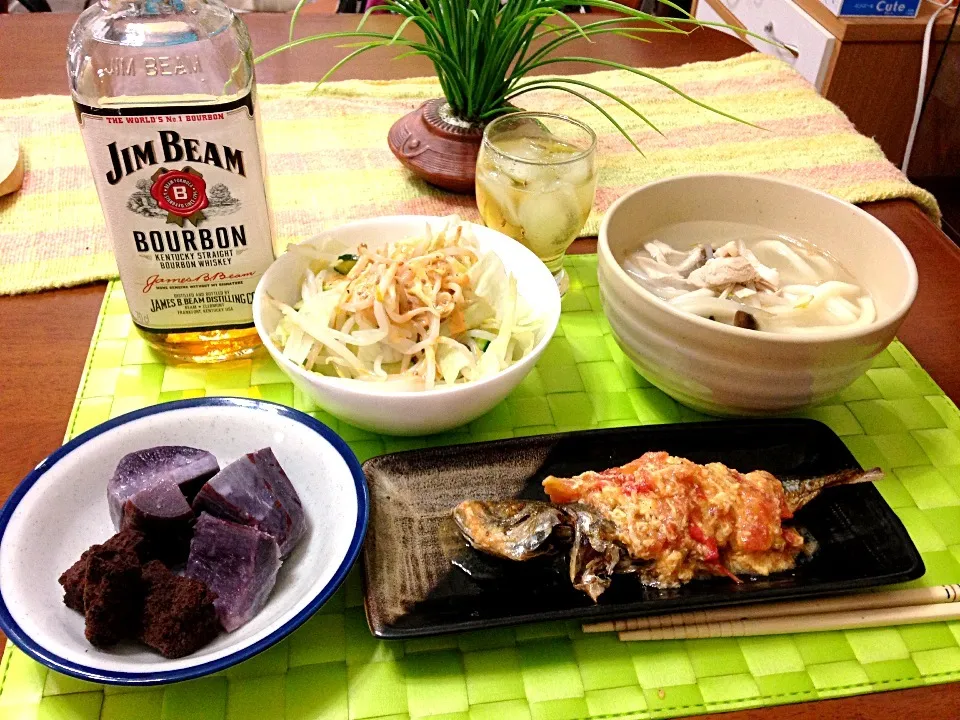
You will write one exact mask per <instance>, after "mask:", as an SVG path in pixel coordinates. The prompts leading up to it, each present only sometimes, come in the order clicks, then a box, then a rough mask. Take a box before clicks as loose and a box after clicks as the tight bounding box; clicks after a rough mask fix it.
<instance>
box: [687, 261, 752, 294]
mask: <svg viewBox="0 0 960 720" xmlns="http://www.w3.org/2000/svg"><path fill="white" fill-rule="evenodd" d="M761 279H762V278H761V277H760V275H759V274H758V273H757V269H756V268H755V267H754V266H753V263H751V262H750V260H748V259H747V258H745V257H742V256H736V257H725V258H714V259H713V260H708V261H707V262H706V263H704V264H703V266H702V267H699V268H697V269H696V270H694V271H693V272H692V273H690V275H689V276H688V277H687V280H688V281H689V282H691V283H693V284H694V285H696V286H697V287H701V288H711V289H714V290H719V289H721V288H725V287H729V286H730V285H746V284H747V283H749V282H755V281H757V280H761Z"/></svg>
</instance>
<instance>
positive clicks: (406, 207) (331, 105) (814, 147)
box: [0, 53, 940, 295]
mask: <svg viewBox="0 0 960 720" xmlns="http://www.w3.org/2000/svg"><path fill="white" fill-rule="evenodd" d="M653 72H655V73H656V74H657V75H659V76H660V77H662V78H663V79H665V80H667V81H668V82H670V83H673V84H675V85H677V86H679V87H680V88H682V89H683V90H684V91H685V92H687V93H689V94H690V95H692V96H694V97H697V98H700V99H702V100H703V101H705V102H707V103H708V104H711V105H713V106H714V107H717V108H721V109H723V110H725V111H727V112H729V113H732V114H734V115H736V116H738V117H741V118H744V119H746V120H749V121H751V122H753V123H755V124H757V125H759V126H761V127H762V128H763V129H762V130H758V129H755V128H751V127H749V126H746V125H742V124H739V123H735V122H733V121H730V120H727V119H725V118H722V117H720V116H718V115H716V114H713V113H710V112H707V111H706V110H701V109H700V108H697V107H696V106H694V105H691V104H690V103H688V102H686V101H684V100H682V99H680V98H678V97H677V96H675V95H674V94H672V93H671V92H669V91H668V90H666V89H665V88H663V87H661V86H660V85H658V84H656V83H653V82H650V81H645V80H641V79H639V78H637V77H636V76H634V75H631V74H629V73H626V72H623V71H610V72H599V73H591V74H590V81H591V82H594V83H596V84H598V85H600V86H602V87H605V88H607V89H609V90H612V91H614V92H616V93H617V94H619V95H620V96H621V97H623V98H624V99H626V100H627V101H629V102H631V103H633V104H634V105H635V106H637V107H638V108H641V109H642V110H643V112H644V113H646V114H647V115H648V116H649V117H650V118H651V119H652V120H653V121H654V123H655V124H657V125H658V126H659V127H660V128H661V129H662V130H663V132H664V135H665V136H664V137H661V136H660V135H657V134H656V133H654V132H653V131H652V130H650V129H649V128H647V127H646V126H644V125H642V124H641V123H640V121H639V120H638V119H637V118H635V117H634V116H632V115H631V114H629V113H627V112H626V111H623V110H614V109H611V111H612V112H613V114H614V115H615V116H616V117H617V119H618V120H619V121H620V122H621V123H622V124H623V125H624V126H625V127H626V128H627V129H628V130H629V131H630V133H631V134H632V136H633V137H634V138H636V139H637V141H638V142H639V144H640V145H641V147H642V148H643V150H644V153H645V156H640V155H638V154H637V153H636V151H635V150H633V149H632V148H631V147H630V145H629V144H628V143H627V142H626V140H625V139H624V138H623V137H622V136H620V135H619V134H618V133H617V132H616V130H615V129H614V128H613V127H612V126H611V125H610V124H609V123H608V122H607V121H606V120H605V119H604V118H603V117H602V116H601V115H600V114H599V113H597V112H596V111H594V110H593V109H592V108H589V107H587V106H585V105H584V104H583V103H582V102H580V101H578V100H577V99H576V98H573V97H571V96H567V95H565V94H562V93H557V92H552V91H544V92H542V93H540V94H532V95H527V96H524V98H523V104H524V106H525V107H528V108H537V109H547V110H552V111H555V112H561V113H564V114H568V115H573V116H576V117H578V118H580V119H582V120H583V121H585V122H587V123H588V124H589V125H590V126H591V127H593V128H594V129H595V130H597V132H598V134H599V136H600V141H599V149H600V157H601V174H600V181H599V187H598V189H597V202H596V205H595V208H594V213H593V214H592V215H591V217H590V219H589V220H588V222H587V225H586V227H585V228H584V230H583V234H584V235H592V234H595V233H596V231H597V227H598V224H599V219H600V217H601V215H602V214H603V212H604V211H605V210H606V209H607V207H609V205H610V204H611V203H612V202H613V201H614V200H616V199H617V198H618V197H620V195H622V194H623V193H624V192H626V191H627V190H629V189H631V188H633V187H635V186H637V185H639V184H642V183H645V182H649V181H651V180H655V179H658V178H662V177H667V176H671V175H680V174H684V173H691V172H717V171H729V172H751V173H760V174H764V175H773V176H778V177H783V178H787V179H790V180H793V181H795V182H798V183H802V184H805V185H811V186H813V187H816V188H819V189H822V190H825V191H827V192H830V193H832V194H834V195H836V196H838V197H841V198H843V199H846V200H849V201H850V202H865V201H870V200H882V199H890V198H909V199H912V200H915V201H916V202H918V203H920V204H921V205H922V206H923V207H924V209H925V210H926V211H927V212H928V213H929V214H930V216H931V217H932V218H933V219H934V220H937V221H939V216H940V212H939V209H938V207H937V204H936V200H934V198H933V196H932V195H930V194H929V193H927V192H926V191H924V190H922V189H920V188H918V187H916V186H914V185H911V184H910V183H909V182H908V181H907V179H906V178H905V177H904V176H903V175H902V174H901V173H900V172H899V170H897V169H896V168H895V167H894V166H893V165H892V164H890V163H889V162H888V161H887V160H886V159H885V157H884V155H883V152H882V151H881V150H880V148H879V146H878V145H877V144H876V143H875V142H874V141H873V140H871V139H870V138H866V137H864V136H862V135H860V134H858V133H857V132H856V130H855V129H854V128H853V126H852V125H851V124H850V122H849V121H848V120H847V119H846V117H845V116H844V115H843V113H842V112H840V110H838V109H837V108H836V107H835V106H834V105H833V104H831V103H830V102H828V101H826V100H824V99H823V98H821V97H820V96H819V95H817V93H816V92H815V91H814V89H813V88H812V87H811V86H810V84H809V83H807V82H806V81H805V80H804V79H803V78H802V77H801V76H800V75H798V74H797V73H796V72H795V71H794V70H793V69H792V68H790V67H789V66H788V65H786V64H784V63H783V62H781V61H779V60H776V59H773V58H769V57H767V56H764V55H761V54H758V53H753V54H749V55H744V56H741V57H738V58H734V59H731V60H725V61H723V62H707V63H692V64H689V65H684V66H681V67H675V68H669V69H664V70H655V71H653ZM312 88H313V85H312V84H309V83H293V84H289V85H272V86H271V85H266V86H261V88H260V98H261V111H262V117H263V123H264V139H265V143H266V150H267V155H268V166H269V172H270V197H271V201H272V206H273V209H274V212H275V217H276V225H277V237H278V244H279V247H281V248H282V247H285V245H286V244H287V243H288V242H290V241H293V240H297V239H302V238H304V237H307V236H309V235H311V234H313V233H315V232H317V231H319V230H321V229H323V228H326V227H329V226H332V225H335V224H338V223H342V222H345V221H348V220H352V219H356V218H360V217H368V216H375V215H392V214H430V215H433V214H446V213H451V212H459V213H461V214H462V215H465V216H466V217H468V218H471V219H476V217H477V213H476V209H475V206H474V201H473V198H471V197H469V196H457V195H451V194H448V193H444V192H442V191H439V190H436V189H434V188H431V187H430V186H428V185H426V184H425V183H423V182H421V181H419V180H417V179H416V178H414V177H413V176H412V175H411V174H410V173H409V172H407V171H406V170H405V169H404V168H403V167H402V166H401V165H400V164H399V163H398V162H397V161H396V160H395V159H394V157H393V156H392V155H391V154H390V151H389V150H388V148H387V144H386V134H387V130H388V129H389V127H390V125H391V124H392V123H393V122H394V121H395V120H396V119H397V118H398V117H400V116H401V115H403V114H404V113H406V112H408V111H409V110H412V109H413V108H415V107H417V106H418V105H419V104H420V103H421V102H422V101H423V100H426V99H429V98H432V97H437V96H439V95H440V89H439V86H438V84H437V82H436V80H435V79H433V78H420V79H411V80H403V81H388V82H369V81H345V82H338V83H330V84H329V85H326V86H324V87H322V88H320V89H319V90H318V91H317V92H314V93H311V89H312ZM598 99H601V100H602V102H603V104H604V106H609V105H610V104H611V103H610V102H609V101H607V100H603V99H602V98H598ZM0 118H2V119H3V120H4V122H5V124H6V125H7V126H8V127H9V128H10V129H11V130H12V131H13V132H14V133H15V134H16V135H17V136H18V137H19V138H20V140H21V143H22V146H23V149H24V153H25V156H26V166H27V172H26V178H25V181H24V186H23V189H22V190H21V191H20V192H19V193H18V194H16V195H14V196H10V197H6V198H0V295H2V294H14V293H19V292H27V291H32V290H42V289H46V288H52V287H64V286H68V285H76V284H79V283H83V282H89V281H92V280H100V279H104V278H109V277H113V276H115V275H116V272H117V269H116V264H115V262H114V259H113V254H112V252H111V250H110V244H109V241H108V239H107V238H106V236H105V233H104V228H103V219H102V216H101V211H100V206H99V203H98V202H97V196H96V192H95V190H94V187H93V180H92V177H91V175H90V170H89V166H88V165H87V159H86V155H85V153H84V150H83V146H82V143H81V140H80V135H79V132H78V130H77V124H76V118H75V116H74V114H73V109H72V106H71V103H70V100H69V98H67V97H61V96H36V97H30V98H18V99H15V100H0ZM278 249H279V248H278Z"/></svg>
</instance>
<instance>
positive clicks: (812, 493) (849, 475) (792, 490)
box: [784, 467, 883, 513]
mask: <svg viewBox="0 0 960 720" xmlns="http://www.w3.org/2000/svg"><path fill="white" fill-rule="evenodd" d="M881 478H883V470H881V469H880V468H878V467H875V468H871V469H869V470H859V469H849V470H841V471H840V472H836V473H832V474H831V475H823V476H821V477H815V478H809V479H807V480H799V481H793V482H789V481H788V482H785V483H784V491H785V494H786V497H787V505H788V507H789V508H790V512H792V513H793V512H796V511H797V510H799V509H800V508H802V507H803V506H804V505H806V504H808V503H809V502H810V501H811V500H813V499H814V498H815V497H817V496H818V495H819V494H820V493H821V492H823V491H824V490H826V489H827V488H829V487H836V486H840V485H856V484H858V483H867V482H876V481H877V480H880V479H881Z"/></svg>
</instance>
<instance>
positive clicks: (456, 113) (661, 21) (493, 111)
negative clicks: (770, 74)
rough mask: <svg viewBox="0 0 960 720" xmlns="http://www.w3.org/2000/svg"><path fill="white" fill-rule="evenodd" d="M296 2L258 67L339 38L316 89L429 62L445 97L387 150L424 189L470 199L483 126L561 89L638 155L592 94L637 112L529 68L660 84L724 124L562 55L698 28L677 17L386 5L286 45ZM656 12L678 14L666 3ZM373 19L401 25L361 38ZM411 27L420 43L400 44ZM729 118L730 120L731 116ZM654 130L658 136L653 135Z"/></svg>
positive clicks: (581, 0)
mask: <svg viewBox="0 0 960 720" xmlns="http://www.w3.org/2000/svg"><path fill="white" fill-rule="evenodd" d="M306 1H307V0H300V2H299V4H298V5H297V8H296V10H295V11H294V13H293V17H292V18H291V20H290V36H289V42H287V43H285V44H283V45H281V46H279V47H277V48H274V49H273V50H270V51H269V52H267V53H265V54H264V55H262V56H261V57H259V58H257V62H262V61H263V60H266V59H267V58H269V57H272V56H273V55H276V54H277V53H280V52H283V51H285V50H289V49H291V48H294V47H297V46H299V45H303V44H305V43H309V42H316V41H318V40H343V41H345V43H347V45H346V46H347V47H352V48H354V49H353V50H352V51H351V52H350V53H349V54H348V55H347V56H346V57H344V58H343V59H342V60H340V61H339V62H337V63H336V64H335V65H334V66H333V67H331V68H330V69H329V70H328V71H327V72H326V74H324V75H323V77H322V78H320V81H319V82H318V83H317V84H318V85H320V84H321V83H323V82H325V81H326V80H327V79H329V78H330V76H331V75H333V73H335V72H336V71H337V70H338V69H339V68H340V67H342V66H343V65H345V64H346V63H348V62H350V61H351V60H353V59H355V58H357V57H359V56H361V55H363V54H364V53H366V52H368V51H370V50H373V49H374V48H378V47H384V46H390V45H397V46H401V47H406V48H408V51H407V53H406V54H408V55H423V56H425V57H427V58H428V59H429V60H430V61H431V62H432V63H433V66H434V68H435V69H436V72H437V77H438V78H439V80H440V87H441V89H442V90H443V97H442V98H437V99H435V100H430V101H428V102H426V103H424V104H423V105H421V106H420V107H419V108H417V109H416V110H414V111H413V112H411V113H409V114H408V115H406V116H404V117H402V118H400V119H399V120H398V121H397V122H396V123H395V124H394V126H393V127H392V128H391V129H390V132H389V134H388V137H387V142H388V144H389V145H390V149H391V151H393V154H394V155H396V157H397V159H399V160H400V162H401V163H403V164H404V165H405V166H407V167H408V168H409V169H410V170H412V171H413V172H414V173H416V174H417V175H419V176H420V177H422V178H424V179H425V180H427V181H428V182H430V183H432V184H434V185H438V186H440V187H443V188H446V189H449V190H454V191H457V192H472V191H473V184H474V168H475V166H476V160H477V152H478V150H479V147H480V140H481V138H482V135H483V128H484V125H485V124H486V123H488V122H490V121H491V120H493V119H494V118H496V117H497V116H499V115H503V114H504V113H509V112H512V111H515V110H516V109H517V108H516V107H515V106H514V105H513V101H514V100H516V99H518V98H520V97H522V96H523V95H526V94H527V93H531V92H534V91H536V90H544V89H550V90H561V91H564V92H567V93H569V94H571V95H574V96H576V97H578V98H580V99H581V100H582V101H583V102H585V103H587V104H589V105H592V106H593V107H594V108H596V110H597V111H598V112H600V113H601V114H602V115H603V116H605V117H606V119H607V120H609V121H610V122H611V123H612V124H613V125H614V126H615V127H616V128H617V129H618V130H619V131H620V132H621V133H623V135H624V136H625V137H626V138H627V139H628V140H629V141H630V143H631V144H633V146H634V147H636V148H637V150H639V149H640V148H639V147H638V146H637V144H636V142H635V141H634V140H633V139H632V138H631V137H630V136H629V135H628V134H627V132H626V130H624V128H623V127H622V125H620V123H618V122H617V120H616V119H615V118H614V117H613V116H612V115H611V114H610V113H609V112H608V111H607V110H605V109H604V107H603V106H602V105H601V104H599V103H598V102H597V100H595V99H594V98H591V97H590V96H588V95H586V94H584V92H583V91H584V90H590V91H593V92H595V93H598V94H600V95H603V96H605V97H606V98H607V99H609V100H610V101H611V102H613V103H617V104H619V105H622V106H623V107H624V108H626V109H627V110H629V111H630V112H631V113H633V114H634V115H636V116H637V117H639V118H640V119H641V120H643V121H644V122H645V123H646V124H647V125H649V126H650V127H651V128H653V129H654V130H656V127H655V126H654V125H653V123H651V122H650V121H649V120H648V119H647V118H646V117H645V116H644V115H643V114H642V113H641V112H640V111H639V110H637V109H636V108H635V107H633V106H632V105H630V104H629V103H627V102H626V101H624V100H623V99H622V98H620V97H618V96H617V95H615V94H614V93H612V92H609V91H607V90H605V89H603V88H601V87H598V86H597V85H595V84H593V83H590V82H587V81H585V80H583V79H580V78H574V77H564V76H553V75H539V74H538V75H532V74H531V73H532V72H533V71H534V70H538V69H539V68H544V67H548V66H550V65H553V64H556V63H561V62H577V63H582V64H584V65H586V66H591V65H592V66H594V67H597V68H601V69H611V68H612V69H619V70H626V71H628V72H631V73H633V74H634V75H637V76H639V77H642V78H646V79H648V80H652V81H653V82H656V83H659V84H661V85H663V86H665V87H667V88H668V89H670V90H672V91H673V92H675V93H677V94H678V95H680V96H682V97H684V98H686V99H687V100H689V101H690V102H692V103H695V104H697V105H699V106H701V107H704V108H707V109H708V110H712V111H713V112H717V113H719V114H721V115H725V116H727V117H732V116H730V115H727V114H726V113H723V112H721V111H719V110H716V109H714V108H710V107H709V106H707V105H705V104H704V103H702V102H700V101H698V100H696V99H695V98H692V97H690V96H689V95H686V94H685V93H683V92H682V91H681V90H680V89H679V88H676V87H674V86H673V85H671V84H670V83H668V82H666V81H664V80H661V79H660V78H658V77H657V76H655V75H652V74H650V73H647V72H645V71H643V70H640V69H638V68H634V67H630V66H628V65H624V64H623V63H618V62H614V61H611V60H601V59H598V58H589V57H581V56H568V55H564V54H563V53H562V52H561V51H562V49H563V48H564V46H566V45H567V44H568V43H570V42H571V41H573V40H576V39H578V38H580V39H586V40H588V41H590V40H591V38H593V37H595V36H598V35H604V34H609V33H614V34H617V35H621V36H627V37H630V38H633V39H636V40H641V39H643V35H645V34H649V33H654V32H656V33H663V32H668V33H689V32H690V31H691V30H690V29H688V28H691V26H692V28H693V29H695V28H696V27H698V26H701V25H717V23H704V22H701V21H698V20H696V19H694V18H693V17H691V16H690V15H689V14H685V16H684V17H682V18H670V19H666V18H661V17H657V16H655V15H650V14H648V13H645V12H641V11H639V10H634V9H632V8H628V7H626V6H624V5H621V4H620V3H617V2H614V1H613V0H578V2H577V4H578V5H582V6H588V7H593V8H598V9H603V10H609V11H613V12H614V13H615V14H614V15H613V16H610V15H607V16H604V17H601V19H599V20H594V21H592V22H588V23H584V24H582V25H581V24H578V23H576V22H575V21H574V20H573V19H572V18H571V17H570V16H569V15H567V14H566V13H565V12H564V7H565V6H567V5H568V3H567V2H565V0H507V2H505V3H501V0H387V2H385V3H384V4H382V5H378V6H376V7H374V8H371V9H370V10H368V11H367V12H366V13H365V14H364V15H363V17H362V19H361V20H360V23H359V25H358V26H357V29H356V30H354V31H351V32H332V33H323V34H320V35H312V36H309V37H303V38H296V39H295V38H294V29H295V26H296V22H297V17H298V15H299V12H300V9H301V8H302V7H303V5H304V3H305V2H306ZM662 1H663V2H664V4H666V5H669V6H671V7H674V8H676V9H677V10H680V12H684V13H685V11H683V10H681V9H680V8H679V7H677V6H676V5H674V4H673V3H672V2H669V1H668V0H662ZM373 11H392V12H394V13H396V14H397V15H399V16H400V17H402V18H403V21H402V22H401V23H400V26H399V28H398V29H397V31H396V32H395V33H393V34H389V33H382V32H374V31H370V30H365V29H364V25H365V24H366V20H367V18H368V17H369V15H370V13H371V12H373ZM410 25H415V26H416V27H417V28H419V29H420V31H421V32H422V35H423V39H422V40H421V39H412V38H410V37H407V35H406V31H407V29H408V28H409V26H410ZM734 119H736V118H734ZM658 132H659V131H658Z"/></svg>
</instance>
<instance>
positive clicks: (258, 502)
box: [193, 448, 307, 557]
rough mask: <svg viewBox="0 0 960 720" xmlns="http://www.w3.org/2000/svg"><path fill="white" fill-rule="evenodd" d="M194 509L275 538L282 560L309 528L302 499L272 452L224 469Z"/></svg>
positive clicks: (246, 457)
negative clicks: (253, 528) (255, 529)
mask: <svg viewBox="0 0 960 720" xmlns="http://www.w3.org/2000/svg"><path fill="white" fill-rule="evenodd" d="M193 509H194V511H195V512H196V513H198V514H199V513H200V512H201V511H204V510H205V511H207V512H209V513H210V514H211V515H214V516H216V517H220V518H225V519H227V520H232V521H234V522H238V523H242V524H244V525H250V526H252V527H255V528H257V529H258V530H261V531H263V532H265V533H267V534H269V535H272V536H273V537H274V538H276V540H277V544H278V545H279V546H280V553H281V555H282V557H286V556H287V555H289V554H290V552H291V551H292V550H293V548H294V546H295V545H296V544H297V542H298V541H299V540H300V537H301V536H302V535H303V533H304V531H305V530H306V527H307V520H306V517H305V516H304V514H303V506H302V505H301V504H300V496H299V495H297V491H296V490H295V489H294V487H293V484H292V483H291V482H290V478H288V477H287V474H286V473H285V472H284V471H283V468H282V467H280V463H279V462H278V461H277V458H276V456H275V455H274V454H273V450H271V449H270V448H263V449H262V450H258V451H257V452H254V453H247V454H246V455H244V456H243V457H241V458H240V459H239V460H235V461H234V462H232V463H230V464H229V465H227V466H226V467H225V468H223V470H221V471H220V472H219V473H217V475H216V476H215V477H213V478H211V479H210V480H209V481H208V482H207V483H206V484H205V485H204V486H203V487H202V488H200V492H199V493H197V497H196V499H195V500H194V502H193Z"/></svg>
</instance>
